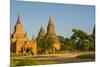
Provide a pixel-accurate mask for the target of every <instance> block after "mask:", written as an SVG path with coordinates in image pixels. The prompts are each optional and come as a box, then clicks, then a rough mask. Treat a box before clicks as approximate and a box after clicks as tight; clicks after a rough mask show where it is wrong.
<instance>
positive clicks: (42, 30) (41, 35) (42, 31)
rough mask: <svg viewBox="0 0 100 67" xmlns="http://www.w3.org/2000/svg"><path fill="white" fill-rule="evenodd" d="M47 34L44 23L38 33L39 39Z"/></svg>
mask: <svg viewBox="0 0 100 67" xmlns="http://www.w3.org/2000/svg"><path fill="white" fill-rule="evenodd" d="M45 34H46V32H45V29H44V27H43V25H41V28H40V31H39V33H38V37H37V39H40V38H42V37H44V36H45Z"/></svg>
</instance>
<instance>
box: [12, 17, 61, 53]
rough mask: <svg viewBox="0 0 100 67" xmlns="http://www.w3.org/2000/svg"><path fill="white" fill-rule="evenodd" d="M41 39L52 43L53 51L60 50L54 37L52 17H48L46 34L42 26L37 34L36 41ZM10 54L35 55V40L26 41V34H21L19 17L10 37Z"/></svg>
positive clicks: (36, 50) (58, 43)
mask: <svg viewBox="0 0 100 67" xmlns="http://www.w3.org/2000/svg"><path fill="white" fill-rule="evenodd" d="M42 37H45V38H50V39H52V40H53V41H54V44H53V46H54V51H56V50H60V48H61V45H60V42H59V39H58V38H57V36H56V33H55V28H54V24H53V19H52V16H50V19H49V24H48V27H47V33H46V31H45V29H44V27H43V26H41V28H40V31H39V33H38V37H37V39H41V38H42ZM10 46H11V52H12V53H16V54H20V53H30V54H32V55H37V52H38V48H37V42H36V39H35V38H34V37H33V38H32V39H31V40H29V39H28V36H27V32H25V33H24V32H23V30H22V24H21V20H20V16H18V19H17V23H16V25H15V28H14V32H13V33H12V35H11V45H10Z"/></svg>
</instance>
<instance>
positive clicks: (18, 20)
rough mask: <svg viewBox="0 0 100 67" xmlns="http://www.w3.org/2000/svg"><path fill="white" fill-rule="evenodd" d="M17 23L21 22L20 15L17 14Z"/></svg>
mask: <svg viewBox="0 0 100 67" xmlns="http://www.w3.org/2000/svg"><path fill="white" fill-rule="evenodd" d="M17 24H21V21H20V16H19V15H18V19H17Z"/></svg>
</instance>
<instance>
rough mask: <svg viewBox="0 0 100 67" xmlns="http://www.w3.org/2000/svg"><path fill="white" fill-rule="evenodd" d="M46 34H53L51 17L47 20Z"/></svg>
mask: <svg viewBox="0 0 100 67" xmlns="http://www.w3.org/2000/svg"><path fill="white" fill-rule="evenodd" d="M47 32H48V33H54V32H55V30H54V24H53V18H52V16H50V19H49V24H48V27H47Z"/></svg>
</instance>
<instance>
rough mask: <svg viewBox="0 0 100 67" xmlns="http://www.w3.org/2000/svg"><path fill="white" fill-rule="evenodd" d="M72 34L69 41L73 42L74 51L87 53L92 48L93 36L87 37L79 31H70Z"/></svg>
mask: <svg viewBox="0 0 100 67" xmlns="http://www.w3.org/2000/svg"><path fill="white" fill-rule="evenodd" d="M72 31H73V32H74V33H73V35H72V36H71V39H73V40H74V43H75V45H76V46H75V48H76V50H81V51H87V50H90V49H93V48H94V45H93V43H94V40H95V38H94V36H93V35H87V33H85V32H83V31H81V30H76V29H73V30H72Z"/></svg>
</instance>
